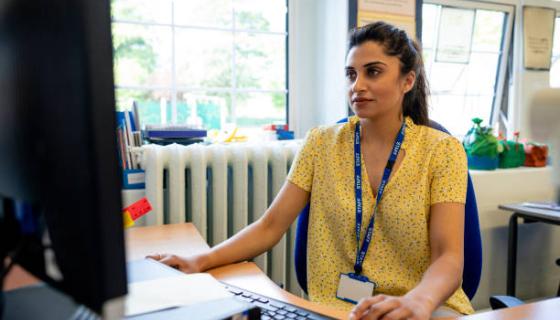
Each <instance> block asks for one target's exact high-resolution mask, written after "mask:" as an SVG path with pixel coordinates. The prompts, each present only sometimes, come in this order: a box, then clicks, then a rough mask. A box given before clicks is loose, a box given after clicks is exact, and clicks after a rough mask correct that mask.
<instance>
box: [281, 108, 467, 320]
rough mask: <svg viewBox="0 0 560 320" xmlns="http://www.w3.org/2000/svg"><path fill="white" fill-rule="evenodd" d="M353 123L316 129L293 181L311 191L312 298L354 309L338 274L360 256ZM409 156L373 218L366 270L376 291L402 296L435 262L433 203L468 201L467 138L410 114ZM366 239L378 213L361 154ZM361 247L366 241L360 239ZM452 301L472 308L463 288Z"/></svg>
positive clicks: (291, 175) (463, 309) (458, 307)
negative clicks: (342, 296)
mask: <svg viewBox="0 0 560 320" xmlns="http://www.w3.org/2000/svg"><path fill="white" fill-rule="evenodd" d="M357 121H359V119H358V118H357V117H355V116H354V117H350V119H349V122H347V123H344V124H337V125H332V126H321V127H318V128H315V129H313V130H311V131H310V132H309V134H308V136H307V139H306V142H305V144H304V146H303V148H302V149H301V151H300V152H299V153H298V155H297V157H296V159H295V161H294V164H293V165H292V168H291V169H290V173H289V176H288V180H289V181H290V182H292V183H293V184H295V185H297V186H299V187H300V188H302V189H304V190H306V191H308V192H311V211H310V216H309V231H308V248H307V281H308V283H307V286H308V293H309V297H310V299H311V300H312V301H316V302H318V303H323V304H328V305H331V306H334V307H337V308H340V309H345V310H350V309H351V308H352V307H353V305H352V304H350V303H348V302H344V301H342V300H339V299H337V298H336V290H337V287H338V281H339V275H340V273H347V272H353V266H354V261H355V259H356V235H355V224H356V216H355V211H356V209H355V199H354V166H353V156H354V149H353V133H354V128H355V124H356V122H357ZM405 121H406V129H405V138H404V141H403V144H402V149H404V150H405V157H404V159H403V161H402V163H401V165H400V167H399V168H398V169H397V171H396V172H394V173H393V175H392V177H391V178H390V180H389V182H388V184H387V186H386V188H385V192H384V194H383V198H382V200H381V202H380V203H379V206H378V209H377V210H378V211H377V216H376V218H375V228H374V233H373V239H372V241H371V244H370V246H369V250H368V252H367V255H366V258H365V261H364V264H363V273H364V275H365V276H367V277H368V278H369V279H370V280H373V281H375V282H377V284H378V285H379V287H378V288H377V289H376V293H384V294H388V295H395V296H400V295H404V294H405V293H407V292H408V291H410V290H411V289H413V288H414V287H415V286H416V285H417V284H418V283H419V282H420V280H421V278H422V276H423V274H424V272H425V271H426V270H427V268H428V267H429V265H430V242H429V230H428V222H429V219H430V206H431V205H432V204H435V203H441V202H458V203H465V197H466V188H467V162H466V161H467V160H466V156H465V152H464V150H463V147H462V145H461V143H460V142H459V141H458V140H457V139H455V138H453V137H451V136H449V135H448V134H445V133H443V132H441V131H438V130H435V129H432V128H429V127H427V126H420V125H416V124H414V122H413V121H412V120H411V119H410V118H408V117H407V118H406V119H405ZM361 161H362V181H363V191H362V192H363V195H362V201H363V208H364V215H363V218H362V221H363V223H362V230H361V237H360V239H363V237H364V234H365V230H366V228H367V225H368V223H369V219H370V217H371V214H372V212H373V207H374V204H375V197H374V195H373V192H372V189H371V186H370V185H369V179H368V177H367V172H366V169H365V168H366V167H365V164H364V160H363V158H362V160H361ZM360 245H361V244H360ZM446 305H447V306H449V307H451V308H453V309H454V310H457V311H458V312H461V313H463V314H470V313H473V312H474V310H473V308H472V306H471V304H470V302H469V299H468V297H467V296H466V295H465V293H464V292H463V290H462V289H461V288H459V289H458V290H457V291H456V292H455V293H454V294H453V295H452V296H451V297H450V298H449V300H447V302H446Z"/></svg>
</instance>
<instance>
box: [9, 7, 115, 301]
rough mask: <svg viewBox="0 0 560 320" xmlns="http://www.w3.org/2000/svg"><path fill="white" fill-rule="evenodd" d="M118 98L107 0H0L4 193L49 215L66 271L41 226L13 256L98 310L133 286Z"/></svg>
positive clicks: (52, 235)
mask: <svg viewBox="0 0 560 320" xmlns="http://www.w3.org/2000/svg"><path fill="white" fill-rule="evenodd" d="M114 105H115V104H114V87H113V67H112V43H111V21H110V7H109V1H108V0H94V1H88V0H49V1H47V0H8V1H2V4H1V5H0V198H3V199H4V200H8V201H20V202H25V203H28V204H32V205H33V211H34V212H35V213H40V216H41V217H42V218H39V221H40V220H41V219H43V218H44V222H45V225H46V227H47V229H48V234H49V235H50V240H51V247H52V249H53V250H54V255H55V257H56V259H55V260H56V263H57V265H58V269H59V271H60V273H61V276H62V278H58V277H57V276H56V272H55V273H53V272H47V271H46V269H45V263H44V261H43V258H44V256H45V255H44V253H45V251H44V250H38V249H37V248H38V247H37V245H38V244H40V243H39V242H44V241H43V240H44V239H43V235H42V234H34V235H33V234H32V235H25V234H24V235H23V238H25V239H24V240H25V241H26V242H28V243H27V244H26V245H25V246H22V249H21V250H20V251H21V252H19V253H18V254H17V255H16V260H17V262H18V263H20V264H21V265H22V266H23V267H24V268H26V269H27V270H29V271H30V272H31V273H33V274H34V275H36V276H38V277H39V278H41V279H43V280H45V281H47V282H49V283H50V284H52V285H54V286H55V287H57V288H59V289H61V290H62V291H64V292H66V293H67V294H69V295H71V296H72V297H73V298H74V299H75V300H76V301H78V302H80V303H84V304H85V305H87V306H88V307H90V308H92V309H93V310H95V311H98V312H100V311H101V308H102V306H103V303H104V302H105V301H107V300H109V299H111V298H114V297H119V296H122V295H124V294H125V293H126V268H125V253H124V239H123V223H122V214H121V197H120V179H119V175H120V172H119V168H118V159H117V146H116V133H115V108H114ZM7 207H9V206H7ZM29 239H35V240H37V241H35V242H37V243H29V242H30V241H29ZM2 240H3V241H4V240H10V241H13V240H17V241H19V242H21V241H22V239H2ZM47 251H48V250H47ZM50 270H53V269H50Z"/></svg>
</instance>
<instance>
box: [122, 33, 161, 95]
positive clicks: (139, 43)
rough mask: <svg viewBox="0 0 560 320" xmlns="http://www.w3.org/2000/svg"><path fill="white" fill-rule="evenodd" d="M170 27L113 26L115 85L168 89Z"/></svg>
mask: <svg viewBox="0 0 560 320" xmlns="http://www.w3.org/2000/svg"><path fill="white" fill-rule="evenodd" d="M171 48H172V47H171V28H170V27H160V26H152V25H137V24H129V23H113V59H114V69H115V82H116V83H117V84H119V85H129V86H130V85H152V86H171V75H172V73H171V72H172V70H171Z"/></svg>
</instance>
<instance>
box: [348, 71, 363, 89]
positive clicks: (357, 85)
mask: <svg viewBox="0 0 560 320" xmlns="http://www.w3.org/2000/svg"><path fill="white" fill-rule="evenodd" d="M351 89H352V92H360V91H364V90H365V86H364V81H363V79H362V76H360V75H359V74H358V75H356V79H355V80H354V83H352V88H351Z"/></svg>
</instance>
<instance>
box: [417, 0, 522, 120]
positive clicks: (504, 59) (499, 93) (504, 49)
mask: <svg viewBox="0 0 560 320" xmlns="http://www.w3.org/2000/svg"><path fill="white" fill-rule="evenodd" d="M423 4H432V5H439V6H443V7H451V8H458V9H475V10H476V9H481V10H491V11H500V12H504V13H505V17H504V19H505V24H504V30H503V31H502V32H503V33H502V35H503V37H502V43H501V45H500V58H499V61H498V68H497V72H496V78H497V79H496V81H495V84H494V97H493V99H492V106H491V109H490V117H489V126H491V127H495V126H496V123H498V122H499V121H503V122H504V123H507V115H503V114H502V113H501V108H500V106H501V105H502V101H503V99H504V97H503V94H504V88H505V86H506V85H509V84H507V83H506V80H507V67H508V63H511V62H510V61H509V59H510V58H511V57H510V55H509V52H510V50H511V49H512V45H513V38H512V37H513V27H514V18H515V5H508V4H497V3H489V2H480V1H465V0H424V1H423ZM438 31H439V30H438ZM504 117H505V118H506V119H503V118H504Z"/></svg>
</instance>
